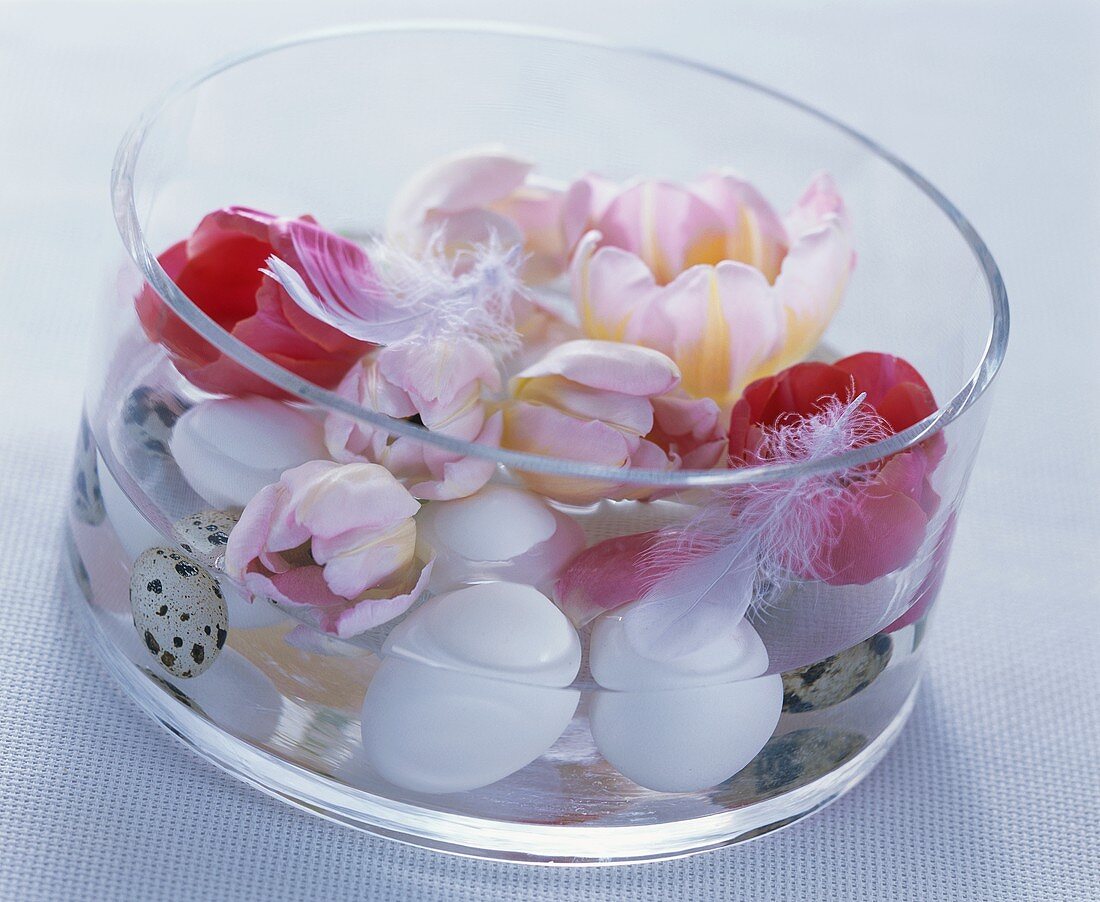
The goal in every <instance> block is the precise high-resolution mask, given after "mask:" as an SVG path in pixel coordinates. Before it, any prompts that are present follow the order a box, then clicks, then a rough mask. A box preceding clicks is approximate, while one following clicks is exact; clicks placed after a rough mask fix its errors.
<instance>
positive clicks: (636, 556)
mask: <svg viewBox="0 0 1100 902" xmlns="http://www.w3.org/2000/svg"><path fill="white" fill-rule="evenodd" d="M656 536H657V533H656V531H654V532H644V533H637V534H635V535H629V536H619V537H617V538H614V539H607V540H605V541H603V542H600V543H598V544H596V545H593V546H592V547H591V548H588V549H585V550H584V551H582V552H581V553H580V554H578V555H577V556H576V557H575V558H573V560H572V562H571V563H570V564H569V566H568V568H567V569H566V570H565V572H564V573H563V574H562V575H561V577H560V578H559V579H558V581H557V583H555V584H554V601H555V602H556V603H557V605H558V607H560V608H561V609H562V612H563V613H564V614H565V615H566V616H567V617H568V618H569V619H570V620H572V621H573V623H574V624H575V625H576V626H577V627H578V628H580V627H582V626H584V625H585V624H586V623H588V622H590V621H592V620H594V619H595V618H596V617H598V616H599V615H600V614H603V613H605V612H606V611H613V610H615V609H616V608H618V607H621V606H622V605H624V604H629V603H630V602H632V601H637V600H638V599H639V598H641V597H642V596H643V595H645V593H646V591H647V590H648V589H649V587H650V585H652V584H653V582H654V581H655V579H656V578H657V576H658V575H659V574H654V573H651V572H649V571H647V570H646V569H645V568H643V567H642V566H641V560H642V557H643V555H644V554H645V552H646V551H647V550H648V549H649V547H650V545H651V544H652V543H653V541H654V539H655V538H656Z"/></svg>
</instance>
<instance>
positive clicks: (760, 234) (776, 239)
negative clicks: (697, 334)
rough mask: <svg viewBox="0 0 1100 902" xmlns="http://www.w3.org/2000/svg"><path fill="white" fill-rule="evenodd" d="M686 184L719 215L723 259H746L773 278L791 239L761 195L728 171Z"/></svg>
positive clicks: (777, 271) (770, 280)
mask: <svg viewBox="0 0 1100 902" xmlns="http://www.w3.org/2000/svg"><path fill="white" fill-rule="evenodd" d="M689 187H690V189H691V190H692V191H693V192H694V193H695V194H696V195H698V196H699V197H701V198H702V199H703V200H705V201H706V202H707V203H709V204H710V206H711V207H713V208H714V210H715V211H716V212H717V213H718V215H719V216H720V217H721V218H722V222H723V225H724V227H725V235H726V238H725V248H724V253H725V257H724V259H727V260H735V261H739V262H741V263H747V264H749V265H750V266H753V267H755V268H756V269H759V270H760V271H761V272H763V273H764V276H765V277H766V278H767V280H768V281H769V282H774V281H775V278H776V276H777V275H778V274H779V267H780V265H781V264H782V262H783V257H784V256H785V255H786V253H787V247H788V245H789V244H790V240H789V238H788V236H787V229H786V227H785V226H784V225H783V222H782V220H780V218H779V215H778V214H777V213H776V212H775V210H774V209H773V208H772V205H771V204H769V203H768V202H767V200H766V199H765V198H764V196H763V195H762V194H761V193H760V192H759V191H757V190H756V188H754V187H753V186H752V185H750V184H749V183H748V182H746V181H745V180H744V179H742V178H739V177H738V176H736V175H734V174H733V173H731V172H728V171H720V172H715V173H712V174H710V175H707V176H704V177H703V178H702V179H699V180H698V181H696V182H692V183H691V185H690V186H689Z"/></svg>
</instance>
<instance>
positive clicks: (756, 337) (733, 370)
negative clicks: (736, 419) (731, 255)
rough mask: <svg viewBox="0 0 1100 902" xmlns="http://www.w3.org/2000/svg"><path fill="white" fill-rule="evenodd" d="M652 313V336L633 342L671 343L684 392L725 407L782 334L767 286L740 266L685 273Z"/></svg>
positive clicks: (665, 291)
mask: <svg viewBox="0 0 1100 902" xmlns="http://www.w3.org/2000/svg"><path fill="white" fill-rule="evenodd" d="M655 307H656V311H657V312H656V313H655V314H654V316H653V318H652V319H651V321H650V330H649V331H648V332H647V333H646V334H645V335H644V336H642V335H637V334H635V335H632V338H633V340H635V341H644V342H645V343H646V344H649V342H650V341H653V342H654V343H657V342H661V343H668V342H669V341H671V346H672V347H671V351H672V353H671V355H670V356H672V357H673V359H675V360H678V361H680V363H681V372H682V375H683V382H682V386H683V389H684V391H686V392H687V393H688V394H689V395H691V396H693V397H697V398H712V399H713V400H714V401H716V402H717V403H718V404H719V405H721V406H723V407H726V406H729V405H731V404H733V402H734V401H736V400H737V399H738V398H739V397H740V395H741V390H742V389H743V388H744V386H745V385H746V384H747V383H748V382H750V381H751V380H752V379H753V378H755V377H756V375H757V372H758V370H759V368H760V366H761V365H762V364H763V362H764V361H765V360H766V359H767V357H768V356H769V355H771V354H773V353H774V352H775V350H776V348H778V347H779V346H780V343H781V342H782V340H783V337H784V333H785V323H784V317H783V311H782V309H781V308H780V306H779V304H778V303H777V301H776V299H775V298H774V297H773V295H772V292H771V288H770V286H769V285H768V282H767V280H766V279H765V278H764V276H763V275H762V274H761V273H760V271H759V270H756V269H753V268H752V267H750V266H747V265H745V264H743V263H731V262H723V263H719V264H718V266H716V267H709V266H697V267H694V268H692V269H689V270H688V271H687V272H685V273H682V274H681V275H680V276H678V277H677V278H676V279H675V280H674V281H673V282H672V283H671V284H669V285H667V286H665V288H664V289H663V290H662V291H661V294H660V295H659V297H658V299H657V302H656V305H655Z"/></svg>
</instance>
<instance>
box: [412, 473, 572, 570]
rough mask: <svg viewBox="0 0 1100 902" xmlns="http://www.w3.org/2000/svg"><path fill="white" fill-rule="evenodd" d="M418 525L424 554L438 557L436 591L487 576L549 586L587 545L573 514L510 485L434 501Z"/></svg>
mask: <svg viewBox="0 0 1100 902" xmlns="http://www.w3.org/2000/svg"><path fill="white" fill-rule="evenodd" d="M416 528H417V544H418V547H419V548H420V552H421V555H422V556H424V557H425V558H427V557H428V556H429V555H430V554H435V556H436V563H435V566H434V568H433V570H432V584H431V588H432V590H433V591H435V592H446V591H449V590H451V589H456V588H458V587H459V586H462V585H468V584H470V583H472V582H477V581H479V580H487V579H506V580H511V581H513V582H524V583H530V584H531V585H533V586H538V587H545V586H547V585H548V584H549V583H551V582H552V581H553V580H554V579H556V578H557V576H558V573H559V572H560V570H561V569H562V568H563V567H564V566H565V564H566V563H568V562H569V561H570V560H571V559H572V558H573V556H574V555H576V554H577V553H578V552H579V551H580V550H581V549H582V548H584V532H583V531H582V529H581V527H580V526H579V525H578V524H577V523H575V522H574V521H573V520H572V519H571V518H569V517H567V516H566V515H565V514H563V513H561V512H560V511H557V510H554V509H553V508H552V507H550V506H549V505H548V504H547V503H546V502H545V501H544V500H543V499H542V498H540V497H539V496H537V495H535V494H533V493H531V492H528V491H526V490H525V489H521V488H516V487H514V486H506V485H495V484H492V485H487V486H485V487H484V488H482V489H481V490H480V491H479V492H477V493H476V494H474V495H471V496H469V497H468V498H460V499H457V500H455V501H432V502H429V503H428V504H426V505H424V508H423V510H422V511H421V513H420V514H419V515H418V516H417V518H416Z"/></svg>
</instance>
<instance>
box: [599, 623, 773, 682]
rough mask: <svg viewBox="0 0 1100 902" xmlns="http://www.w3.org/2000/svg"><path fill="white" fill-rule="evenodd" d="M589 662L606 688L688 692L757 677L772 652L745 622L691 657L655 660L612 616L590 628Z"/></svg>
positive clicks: (713, 638) (721, 633)
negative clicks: (695, 688)
mask: <svg viewBox="0 0 1100 902" xmlns="http://www.w3.org/2000/svg"><path fill="white" fill-rule="evenodd" d="M589 664H590V666H591V668H592V678H593V679H594V680H595V681H596V682H597V683H599V684H600V685H601V686H603V687H604V688H605V689H620V690H639V689H684V688H687V687H688V686H707V685H713V684H714V683H728V682H732V681H735V680H747V679H752V678H753V677H758V676H760V675H761V674H763V673H764V672H765V671H767V669H768V652H767V651H766V650H765V648H764V643H763V642H762V641H761V640H760V637H759V636H758V635H757V634H756V630H754V629H753V628H752V626H751V625H750V624H749V623H748V621H746V620H744V619H741V620H739V621H737V623H736V624H734V625H733V626H731V627H730V628H729V629H727V630H722V631H719V632H716V633H714V634H712V635H711V636H710V637H709V638H708V640H707V641H706V642H704V643H701V644H700V645H699V646H698V647H696V648H694V649H692V651H691V652H690V653H688V654H685V655H681V656H680V657H678V658H673V659H671V660H667V661H654V660H652V659H650V658H647V657H645V656H644V655H642V654H641V653H639V652H638V651H637V650H636V649H635V648H634V646H633V645H632V644H631V642H630V638H629V634H628V632H627V629H626V627H625V624H624V622H623V619H622V617H621V616H619V615H618V614H616V613H611V614H606V615H604V616H603V617H601V618H600V619H599V620H597V621H596V625H595V626H594V627H593V628H592V639H591V642H590V645H589Z"/></svg>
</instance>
